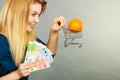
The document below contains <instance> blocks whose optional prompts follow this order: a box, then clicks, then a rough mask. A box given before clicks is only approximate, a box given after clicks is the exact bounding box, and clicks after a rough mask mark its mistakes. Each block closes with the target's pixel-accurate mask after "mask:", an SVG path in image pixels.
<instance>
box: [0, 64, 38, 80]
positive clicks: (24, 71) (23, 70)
mask: <svg viewBox="0 0 120 80" xmlns="http://www.w3.org/2000/svg"><path fill="white" fill-rule="evenodd" d="M37 65H38V64H37V63H35V62H25V63H22V64H20V66H19V67H18V69H17V70H16V71H13V72H11V73H9V74H7V75H4V76H2V77H0V80H19V79H20V78H22V77H26V76H28V75H30V72H29V69H30V68H31V67H34V66H37ZM8 67H9V66H8Z"/></svg>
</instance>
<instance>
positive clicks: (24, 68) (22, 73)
mask: <svg viewBox="0 0 120 80" xmlns="http://www.w3.org/2000/svg"><path fill="white" fill-rule="evenodd" d="M35 66H37V64H36V63H35V62H25V63H21V64H20V65H19V67H18V69H17V70H16V72H17V74H18V76H19V77H20V78H22V77H26V76H28V75H30V73H31V72H30V71H29V69H30V68H31V67H35Z"/></svg>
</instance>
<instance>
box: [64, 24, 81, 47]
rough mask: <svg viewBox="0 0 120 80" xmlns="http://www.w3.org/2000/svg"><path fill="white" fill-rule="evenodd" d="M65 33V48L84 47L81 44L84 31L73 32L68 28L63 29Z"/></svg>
mask: <svg viewBox="0 0 120 80" xmlns="http://www.w3.org/2000/svg"><path fill="white" fill-rule="evenodd" d="M63 32H64V36H65V41H64V46H65V47H67V46H69V45H78V47H82V43H81V42H80V40H79V39H80V38H82V31H80V32H76V33H74V32H72V31H70V30H69V29H68V28H67V27H66V26H64V27H63Z"/></svg>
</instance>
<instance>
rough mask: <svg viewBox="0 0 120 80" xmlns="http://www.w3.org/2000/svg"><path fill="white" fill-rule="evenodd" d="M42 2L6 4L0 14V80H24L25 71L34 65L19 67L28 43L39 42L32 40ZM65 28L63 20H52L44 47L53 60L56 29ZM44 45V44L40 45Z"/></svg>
mask: <svg viewBox="0 0 120 80" xmlns="http://www.w3.org/2000/svg"><path fill="white" fill-rule="evenodd" d="M46 5H47V2H46V1H45V0H6V3H5V5H4V6H3V8H2V10H1V12H0V80H28V76H29V75H30V72H29V68H31V67H33V66H36V65H37V64H36V63H35V62H26V63H23V61H24V57H25V53H26V47H27V45H28V42H29V41H35V40H36V41H38V42H40V43H42V44H44V42H42V40H40V39H39V38H37V37H36V36H35V29H34V26H35V24H37V23H39V16H40V15H41V14H43V13H44V11H45V9H46ZM58 23H61V24H65V18H64V17H63V16H60V17H57V18H55V19H54V21H53V24H52V27H51V29H50V36H49V40H48V42H47V44H46V46H47V47H48V48H49V49H50V51H51V52H52V55H53V56H54V55H55V53H56V50H57V44H58V32H59V30H60V29H61V27H60V25H59V24H58ZM44 45H45V44H44Z"/></svg>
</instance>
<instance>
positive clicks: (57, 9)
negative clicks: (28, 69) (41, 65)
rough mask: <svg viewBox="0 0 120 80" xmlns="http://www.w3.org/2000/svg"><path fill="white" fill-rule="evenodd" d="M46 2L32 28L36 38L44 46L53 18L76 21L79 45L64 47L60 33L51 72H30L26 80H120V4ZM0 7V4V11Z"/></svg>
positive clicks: (108, 0) (119, 0)
mask: <svg viewBox="0 0 120 80" xmlns="http://www.w3.org/2000/svg"><path fill="white" fill-rule="evenodd" d="M47 1H48V6H47V10H46V12H45V14H44V15H42V16H41V17H40V24H38V25H37V26H36V30H37V32H36V34H37V36H38V37H39V38H41V39H42V40H44V41H45V42H47V40H48V36H49V30H50V27H51V24H52V21H53V19H54V18H55V17H57V16H61V15H62V16H64V17H65V18H66V25H67V24H68V22H69V20H71V19H72V18H78V19H80V20H81V21H82V22H83V31H82V33H83V36H82V39H81V40H80V41H81V42H82V43H83V45H82V47H81V48H79V47H78V46H76V45H70V46H68V47H64V40H65V37H64V33H63V30H62V29H61V31H60V32H59V45H58V51H57V55H56V56H55V58H54V63H53V64H52V65H51V68H49V69H46V70H40V71H36V72H33V73H32V74H31V75H30V77H29V80H120V0H47ZM3 3H4V0H1V1H0V8H1V7H2V5H3ZM21 6H22V5H21ZM0 46H2V45H0Z"/></svg>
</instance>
